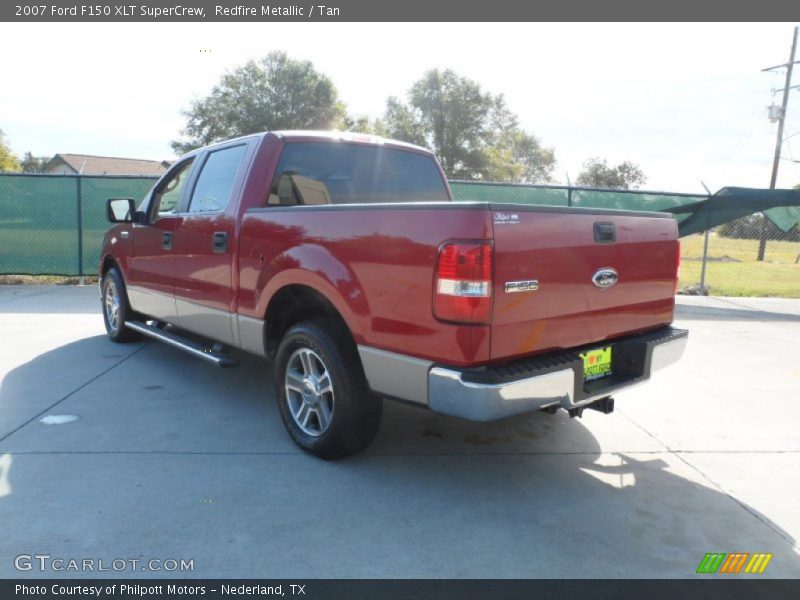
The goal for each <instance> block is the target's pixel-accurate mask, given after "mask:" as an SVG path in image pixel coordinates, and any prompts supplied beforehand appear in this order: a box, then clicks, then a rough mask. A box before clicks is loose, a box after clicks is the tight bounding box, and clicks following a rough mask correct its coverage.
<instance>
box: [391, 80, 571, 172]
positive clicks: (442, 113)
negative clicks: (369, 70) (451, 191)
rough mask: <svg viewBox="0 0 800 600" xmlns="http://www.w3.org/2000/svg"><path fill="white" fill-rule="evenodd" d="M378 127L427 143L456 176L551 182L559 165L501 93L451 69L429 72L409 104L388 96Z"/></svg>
mask: <svg viewBox="0 0 800 600" xmlns="http://www.w3.org/2000/svg"><path fill="white" fill-rule="evenodd" d="M376 129H378V131H379V132H380V133H382V134H383V135H386V136H387V137H392V138H396V139H399V140H403V141H407V142H410V143H413V144H418V145H421V146H427V147H428V148H430V149H431V150H433V151H434V152H435V153H436V155H437V156H438V157H439V161H440V162H441V164H442V168H443V169H444V171H445V173H446V174H447V176H448V177H452V178H457V179H478V180H480V179H482V180H502V181H512V182H537V181H548V180H549V179H550V176H551V174H552V172H553V168H554V167H555V156H554V153H553V150H552V149H550V148H543V147H542V145H541V144H540V142H539V140H538V139H537V138H536V137H535V136H534V135H532V134H530V133H527V132H525V131H524V130H523V129H522V128H521V127H520V125H519V120H518V118H517V116H516V115H515V114H514V113H512V112H511V111H510V110H509V109H508V107H507V106H506V103H505V99H504V98H503V96H502V95H497V96H495V95H493V94H491V93H489V92H485V91H484V90H483V89H481V87H480V85H479V84H478V83H476V82H474V81H472V80H470V79H467V78H466V77H461V76H459V75H458V74H456V73H455V72H453V71H451V70H449V69H448V70H445V71H439V70H438V69H434V70H432V71H428V72H427V73H425V75H424V76H423V77H422V79H420V80H419V81H417V82H416V83H414V85H413V86H412V87H411V90H410V91H409V93H408V103H404V102H403V101H402V100H400V99H398V98H395V97H391V98H389V99H388V100H387V103H386V111H385V113H384V115H383V118H382V119H381V120H380V121H379V122H378V124H377V126H376Z"/></svg>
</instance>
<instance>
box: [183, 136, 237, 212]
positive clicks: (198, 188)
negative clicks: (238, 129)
mask: <svg viewBox="0 0 800 600" xmlns="http://www.w3.org/2000/svg"><path fill="white" fill-rule="evenodd" d="M246 149H247V146H246V145H244V144H242V145H240V146H233V147H232V148H225V149H223V150H216V151H215V152H211V153H210V154H209V155H208V158H207V159H206V162H205V164H204V165H203V170H202V171H200V176H199V177H198V178H197V183H196V184H195V186H194V192H192V199H191V200H190V201H189V212H190V213H197V212H218V211H221V210H225V208H226V207H227V206H228V203H229V202H230V201H231V191H232V190H233V180H234V179H235V178H236V172H237V171H238V170H239V165H240V164H241V163H242V157H243V156H244V153H245V150H246Z"/></svg>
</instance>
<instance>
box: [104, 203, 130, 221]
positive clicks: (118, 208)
mask: <svg viewBox="0 0 800 600" xmlns="http://www.w3.org/2000/svg"><path fill="white" fill-rule="evenodd" d="M106 209H107V212H108V220H109V221H110V222H111V223H134V222H135V221H136V201H135V200H134V199H133V198H109V199H108V206H107V207H106Z"/></svg>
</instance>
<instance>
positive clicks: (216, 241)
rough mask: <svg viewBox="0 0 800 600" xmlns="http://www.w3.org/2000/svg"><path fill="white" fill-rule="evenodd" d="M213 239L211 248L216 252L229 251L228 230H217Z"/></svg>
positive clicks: (223, 252)
mask: <svg viewBox="0 0 800 600" xmlns="http://www.w3.org/2000/svg"><path fill="white" fill-rule="evenodd" d="M211 239H212V241H211V249H212V250H213V252H214V254H225V253H226V252H227V251H228V232H227V231H215V232H214V236H213V237H212V238H211Z"/></svg>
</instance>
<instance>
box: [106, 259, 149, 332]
mask: <svg viewBox="0 0 800 600" xmlns="http://www.w3.org/2000/svg"><path fill="white" fill-rule="evenodd" d="M102 294H103V295H102V303H103V321H104V322H105V325H106V333H107V334H108V337H110V338H111V339H112V340H113V341H115V342H120V343H126V342H133V341H136V340H139V339H141V336H140V335H139V333H137V332H136V331H133V330H132V329H128V328H127V327H125V321H128V320H131V319H133V318H136V316H137V315H136V313H134V312H133V310H132V309H131V307H130V304H129V303H128V294H127V292H126V291H125V283H124V282H123V281H122V276H121V275H120V274H119V271H117V269H116V268H111V269H109V270H108V271H107V272H106V274H105V275H104V276H103V286H102Z"/></svg>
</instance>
